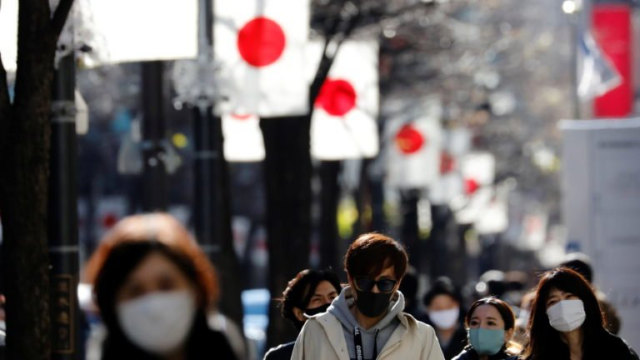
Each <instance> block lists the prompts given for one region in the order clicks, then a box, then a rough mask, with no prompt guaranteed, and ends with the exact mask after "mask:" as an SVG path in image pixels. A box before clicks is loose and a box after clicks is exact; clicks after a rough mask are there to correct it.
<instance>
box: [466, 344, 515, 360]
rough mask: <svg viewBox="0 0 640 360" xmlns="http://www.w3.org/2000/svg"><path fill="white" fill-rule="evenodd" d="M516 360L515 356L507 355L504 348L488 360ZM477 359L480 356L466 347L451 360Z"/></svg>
mask: <svg viewBox="0 0 640 360" xmlns="http://www.w3.org/2000/svg"><path fill="white" fill-rule="evenodd" d="M517 358H518V357H517V356H514V355H511V354H508V353H507V352H506V349H505V348H502V350H500V352H498V353H497V354H495V355H491V356H489V360H516V359H517ZM479 359H480V356H479V355H478V353H477V352H476V351H475V350H473V348H471V347H467V348H466V349H464V350H462V352H461V353H460V355H458V356H456V357H454V358H453V360H479Z"/></svg>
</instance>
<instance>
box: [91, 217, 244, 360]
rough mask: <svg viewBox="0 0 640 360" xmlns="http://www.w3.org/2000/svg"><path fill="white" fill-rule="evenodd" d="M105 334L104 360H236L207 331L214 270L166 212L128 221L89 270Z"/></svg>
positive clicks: (100, 250) (121, 224)
mask: <svg viewBox="0 0 640 360" xmlns="http://www.w3.org/2000/svg"><path fill="white" fill-rule="evenodd" d="M86 275H87V279H88V280H89V282H90V283H92V284H93V285H94V287H93V291H94V295H95V298H96V301H97V305H98V308H99V310H100V316H101V318H102V321H103V322H104V324H105V326H106V329H107V337H106V339H105V340H104V342H103V345H102V355H101V359H103V360H122V359H167V360H168V359H171V360H174V359H175V360H194V359H214V358H215V359H225V360H226V359H231V360H233V359H235V358H236V357H235V355H234V353H233V351H232V349H231V347H230V345H229V343H228V341H227V339H226V337H225V336H224V335H223V334H222V333H220V332H217V331H214V330H212V329H210V328H209V326H208V324H207V313H208V311H209V310H210V309H211V308H212V306H213V304H214V303H215V302H216V300H217V298H218V289H217V280H216V277H215V274H214V272H213V267H212V266H211V264H210V263H209V261H208V259H207V257H206V256H205V254H204V253H203V252H202V251H201V250H200V248H199V247H198V245H197V244H196V243H195V241H194V240H193V239H192V238H191V237H190V236H189V233H188V232H187V230H186V229H185V228H184V227H183V226H182V225H181V224H180V223H179V222H178V221H177V220H176V219H175V218H173V217H172V216H170V215H168V214H160V213H156V214H147V215H135V216H130V217H127V218H125V219H123V220H122V221H120V222H119V223H118V224H117V225H116V226H115V227H114V228H113V230H112V231H111V232H110V233H108V234H107V236H106V237H105V239H104V240H103V241H102V242H101V244H100V245H99V247H98V249H97V250H96V252H95V253H94V255H93V256H92V257H91V259H90V260H89V263H88V265H87V270H86Z"/></svg>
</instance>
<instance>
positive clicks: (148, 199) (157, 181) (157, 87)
mask: <svg viewBox="0 0 640 360" xmlns="http://www.w3.org/2000/svg"><path fill="white" fill-rule="evenodd" d="M163 90H164V63H163V62H162V61H148V62H144V63H142V134H143V140H142V155H143V159H144V160H143V161H144V171H143V175H142V176H143V184H144V186H143V189H142V191H143V194H142V207H143V210H144V211H162V210H166V209H167V206H168V194H167V193H168V176H167V170H166V165H165V153H164V151H165V150H164V148H163V142H164V141H165V137H166V123H165V117H164V107H163V104H164V91H163Z"/></svg>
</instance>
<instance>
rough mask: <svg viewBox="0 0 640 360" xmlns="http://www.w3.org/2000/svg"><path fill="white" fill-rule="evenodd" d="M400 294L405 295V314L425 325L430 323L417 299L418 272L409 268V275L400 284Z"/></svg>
mask: <svg viewBox="0 0 640 360" xmlns="http://www.w3.org/2000/svg"><path fill="white" fill-rule="evenodd" d="M398 290H400V292H401V293H402V295H404V312H406V313H407V314H410V315H411V316H413V317H414V318H415V319H416V320H418V321H422V322H424V323H426V322H428V321H429V320H428V319H429V318H428V317H427V313H425V312H424V311H423V310H422V307H421V306H420V303H419V301H418V298H417V294H418V276H417V274H416V270H415V269H414V268H413V267H411V266H409V268H408V269H407V273H406V274H405V275H404V277H403V278H402V282H401V283H400V289H398Z"/></svg>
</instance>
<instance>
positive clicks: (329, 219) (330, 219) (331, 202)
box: [319, 161, 342, 274]
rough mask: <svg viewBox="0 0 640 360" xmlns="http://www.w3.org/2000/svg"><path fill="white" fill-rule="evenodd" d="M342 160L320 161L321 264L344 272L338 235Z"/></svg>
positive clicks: (337, 271)
mask: <svg viewBox="0 0 640 360" xmlns="http://www.w3.org/2000/svg"><path fill="white" fill-rule="evenodd" d="M341 164H342V162H340V161H322V162H321V163H320V171H319V173H320V183H321V192H320V264H321V265H322V268H332V269H333V271H335V272H336V273H337V274H341V273H342V266H340V255H339V252H340V250H341V249H340V237H339V235H338V220H337V216H338V200H339V198H340V184H339V183H338V175H339V174H340V168H341Z"/></svg>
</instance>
